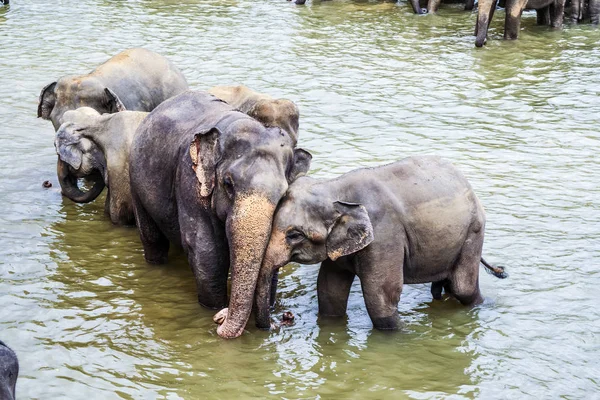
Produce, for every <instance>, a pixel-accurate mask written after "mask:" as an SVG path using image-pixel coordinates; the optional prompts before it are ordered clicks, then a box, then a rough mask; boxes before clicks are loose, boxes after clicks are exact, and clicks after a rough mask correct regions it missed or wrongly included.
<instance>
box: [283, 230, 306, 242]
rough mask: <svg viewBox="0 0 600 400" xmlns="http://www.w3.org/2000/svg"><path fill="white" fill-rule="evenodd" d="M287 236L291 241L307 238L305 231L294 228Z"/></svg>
mask: <svg viewBox="0 0 600 400" xmlns="http://www.w3.org/2000/svg"><path fill="white" fill-rule="evenodd" d="M285 238H286V239H287V240H288V241H289V242H297V241H299V240H302V239H304V238H306V236H305V235H304V233H302V232H300V231H298V230H296V229H293V230H291V231H289V232H288V233H287V234H286V235H285Z"/></svg>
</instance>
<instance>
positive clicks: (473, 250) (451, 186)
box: [217, 156, 493, 329]
mask: <svg viewBox="0 0 600 400" xmlns="http://www.w3.org/2000/svg"><path fill="white" fill-rule="evenodd" d="M484 227H485V213H484V210H483V207H482V206H481V204H480V202H479V200H478V199H477V197H476V196H475V193H474V192H473V190H472V188H471V186H470V185H469V183H468V182H467V180H466V179H465V177H464V176H463V175H462V174H461V173H460V172H459V171H458V170H457V169H456V168H455V167H454V166H453V165H452V164H451V163H450V162H448V161H445V160H443V159H441V158H439V157H433V156H423V157H409V158H406V159H404V160H401V161H398V162H396V163H393V164H389V165H385V166H381V167H377V168H369V169H358V170H355V171H352V172H349V173H347V174H344V175H342V176H340V177H338V178H336V179H333V180H327V181H318V180H315V179H313V178H309V177H301V178H299V179H298V180H296V181H295V182H294V183H293V184H292V185H290V187H289V189H288V191H287V194H286V196H285V197H284V198H283V199H282V200H281V202H280V204H279V206H278V208H277V211H276V214H275V217H274V220H273V228H272V232H271V238H270V241H269V245H268V247H267V251H266V253H265V257H264V261H263V265H262V267H261V271H260V275H259V278H258V284H257V288H256V292H255V296H256V299H255V304H256V322H257V326H258V327H259V328H263V329H268V328H269V326H270V318H269V295H270V282H271V275H272V274H273V272H274V271H275V270H277V269H278V268H280V267H283V266H284V265H286V264H287V263H288V262H290V261H295V262H299V263H303V264H316V263H319V262H321V263H322V264H321V269H320V271H319V277H318V282H317V291H318V299H319V313H320V314H321V315H322V316H334V317H337V316H343V315H345V313H346V305H347V301H348V294H349V292H350V286H351V285H352V282H353V280H354V278H355V276H358V277H359V278H360V282H361V286H362V291H363V295H364V299H365V303H366V306H367V310H368V312H369V316H370V317H371V320H372V321H373V325H374V326H375V328H377V329H397V328H398V327H399V325H400V320H399V317H398V310H397V306H398V301H399V300H400V293H401V292H402V285H403V284H405V283H409V284H410V283H425V282H434V283H435V285H433V286H434V287H433V290H432V293H434V294H435V295H436V297H439V296H441V287H442V286H444V285H445V286H446V288H447V290H449V291H450V292H451V294H452V295H453V296H454V297H456V298H457V299H458V300H459V301H460V302H461V303H463V304H465V305H474V304H478V303H480V302H481V301H482V297H481V294H480V292H479V262H480V259H481V251H482V246H483V236H484ZM490 268H492V267H490ZM492 269H493V268H492ZM438 291H439V292H440V293H439V296H437V295H438V293H437V292H438ZM221 316H223V311H222V312H221ZM217 319H218V318H217Z"/></svg>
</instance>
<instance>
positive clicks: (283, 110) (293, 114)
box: [208, 85, 300, 146]
mask: <svg viewBox="0 0 600 400" xmlns="http://www.w3.org/2000/svg"><path fill="white" fill-rule="evenodd" d="M208 93H210V94H212V95H214V96H215V97H217V98H219V99H221V100H223V101H224V102H226V103H227V104H229V105H230V106H232V107H233V108H235V109H236V110H238V111H241V112H243V113H246V114H248V115H249V116H251V117H252V118H254V119H256V120H257V121H259V122H260V123H261V124H263V125H265V126H267V127H272V126H276V127H279V128H281V129H283V130H284V131H286V132H287V133H288V134H289V135H290V137H291V138H292V143H293V145H294V146H295V145H296V143H297V142H298V127H299V121H300V112H299V110H298V107H297V106H296V104H294V102H293V101H291V100H288V99H274V98H273V97H271V96H269V95H267V94H263V93H258V92H255V91H254V90H252V89H250V88H248V87H247V86H243V85H240V86H215V87H212V88H210V89H208Z"/></svg>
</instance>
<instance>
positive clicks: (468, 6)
mask: <svg viewBox="0 0 600 400" xmlns="http://www.w3.org/2000/svg"><path fill="white" fill-rule="evenodd" d="M473 8H475V0H467V1H466V2H465V11H473Z"/></svg>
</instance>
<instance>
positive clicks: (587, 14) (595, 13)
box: [567, 0, 600, 25]
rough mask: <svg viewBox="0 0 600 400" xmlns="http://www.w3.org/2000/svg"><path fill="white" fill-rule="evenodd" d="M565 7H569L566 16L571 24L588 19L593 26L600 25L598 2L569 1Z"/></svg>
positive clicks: (597, 0)
mask: <svg viewBox="0 0 600 400" xmlns="http://www.w3.org/2000/svg"><path fill="white" fill-rule="evenodd" d="M567 7H570V10H569V12H568V13H567V15H569V17H570V19H571V22H574V23H579V22H582V21H583V20H585V19H587V18H589V19H590V22H591V23H592V24H593V25H598V24H599V23H600V0H571V1H570V2H568V3H567Z"/></svg>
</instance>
